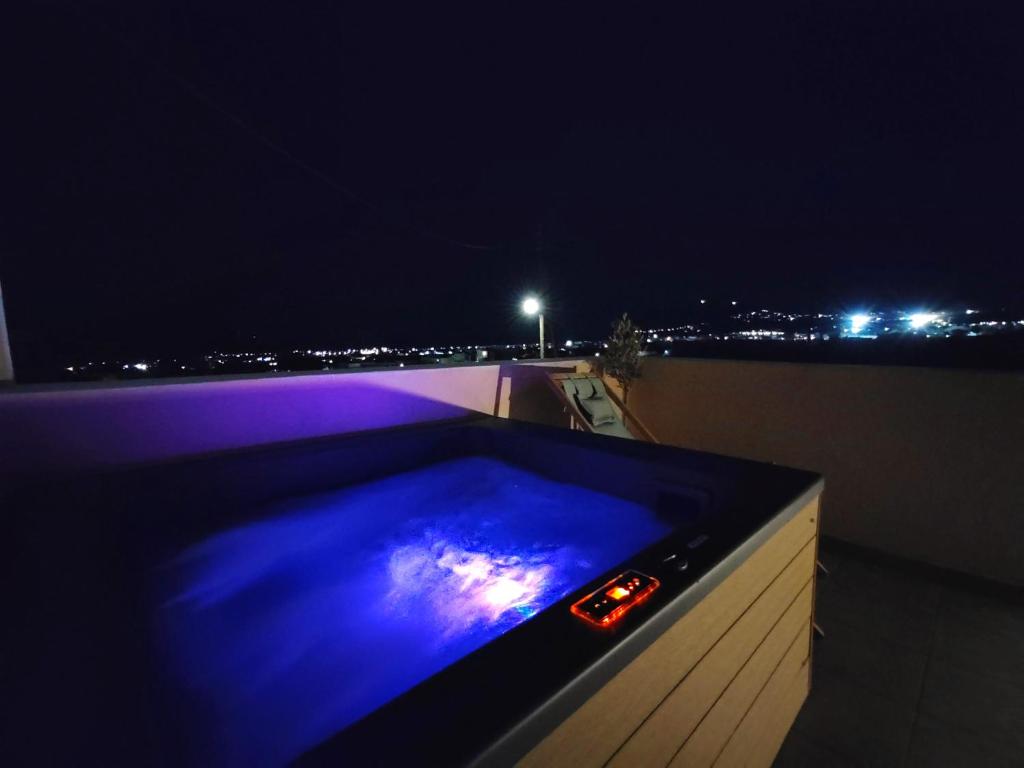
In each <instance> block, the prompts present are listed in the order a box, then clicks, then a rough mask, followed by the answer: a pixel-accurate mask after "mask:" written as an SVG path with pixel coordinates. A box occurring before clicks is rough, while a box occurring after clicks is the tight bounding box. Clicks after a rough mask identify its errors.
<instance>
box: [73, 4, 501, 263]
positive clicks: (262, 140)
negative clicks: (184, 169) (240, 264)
mask: <svg viewBox="0 0 1024 768" xmlns="http://www.w3.org/2000/svg"><path fill="white" fill-rule="evenodd" d="M89 21H93V22H95V23H97V24H99V25H101V26H102V27H103V28H104V29H105V30H106V31H107V32H108V33H109V34H110V36H111V37H113V38H114V39H115V40H116V41H117V42H118V43H119V44H120V45H121V46H122V47H124V48H125V49H127V50H128V51H129V52H131V54H132V55H133V56H135V57H136V58H139V59H142V60H144V61H146V62H148V63H149V65H150V66H151V67H153V69H155V70H156V71H157V72H159V73H160V74H161V75H162V76H164V77H165V78H167V79H168V80H170V81H172V82H173V83H175V84H176V85H177V86H178V87H179V88H181V89H182V90H183V91H185V92H186V93H188V94H189V95H190V96H192V97H193V98H194V99H196V100H197V101H199V102H200V103H202V104H203V105H204V106H206V107H207V108H208V109H212V110H213V111H215V112H217V113H218V114H219V115H220V116H221V117H223V118H225V119H226V120H228V121H229V122H231V123H232V124H234V125H235V126H236V127H237V128H240V129H241V130H242V131H243V132H244V133H246V134H247V135H248V136H249V137H250V138H251V139H253V140H254V141H256V142H257V143H259V144H261V145H263V146H264V147H265V148H266V149H269V150H270V151H272V152H274V153H276V154H277V155H280V156H281V157H283V158H285V159H286V160H288V161H290V162H292V163H294V164H295V165H296V166H297V167H298V168H300V169H301V170H303V171H305V172H306V173H307V174H309V175H310V176H312V177H314V178H316V179H318V180H319V181H321V182H322V183H323V184H326V185H327V186H328V187H330V188H331V189H333V190H334V191H336V192H339V193H341V194H342V195H344V196H345V197H347V198H348V199H349V200H351V201H352V202H353V203H356V204H357V205H362V206H364V207H366V208H368V209H369V210H371V211H373V212H374V213H375V214H377V216H378V217H380V218H381V219H386V218H388V216H387V214H386V213H385V211H384V210H383V209H382V208H381V207H380V206H379V205H376V204H374V203H372V202H370V201H369V200H366V199H365V198H361V197H360V196H358V195H357V194H356V193H355V192H353V191H352V190H351V189H350V188H349V187H347V186H345V185H344V184H342V183H341V182H339V181H338V180H337V179H335V178H334V177H333V176H331V175H329V174H327V173H326V172H324V171H322V170H320V169H319V168H316V167H314V166H312V165H310V164H309V163H308V162H306V161H305V160H303V159H302V158H300V157H298V156H296V155H295V154H293V153H292V152H291V151H290V150H289V149H288V148H287V147H285V146H283V145H282V144H281V143H279V142H277V141H275V140H274V139H271V138H270V137H269V136H267V135H266V134H265V133H263V132H262V131H260V130H259V129H257V128H256V127H255V126H254V125H252V124H251V123H249V122H248V121H246V120H245V119H243V118H242V117H241V116H240V115H238V114H237V113H235V112H233V111H231V110H230V109H228V108H227V107H225V106H223V105H222V104H220V103H219V102H217V101H216V100H215V99H214V98H213V97H211V96H210V95H209V94H207V93H206V92H205V91H204V90H202V89H201V88H200V87H199V86H197V85H196V84H195V83H194V82H192V81H191V80H189V79H187V78H185V77H182V76H181V75H179V74H178V73H176V72H174V71H173V70H171V69H170V68H169V67H168V66H166V65H165V64H163V63H162V62H160V61H156V60H155V59H153V58H152V57H150V56H147V55H146V54H144V53H142V52H141V51H139V49H138V48H136V47H135V46H134V45H132V44H131V43H130V42H129V41H127V40H126V39H125V38H124V37H123V36H122V35H121V34H119V33H118V32H117V31H116V30H114V29H113V28H111V27H110V25H108V24H107V23H106V22H104V21H103V20H102V19H95V18H90V19H89ZM399 226H401V227H402V228H404V229H405V230H407V231H410V232H413V233H414V234H417V235H419V236H421V237H424V238H427V239H430V240H437V241H439V242H442V243H447V244H448V245H452V246H455V247H457V248H465V249H468V250H473V251H494V250H498V248H499V246H496V245H481V244H479V243H470V242H467V241H464V240H459V239H456V238H453V237H448V236H446V235H442V234H439V233H437V232H433V231H431V230H428V229H424V228H422V227H416V226H413V225H411V224H401V225H399Z"/></svg>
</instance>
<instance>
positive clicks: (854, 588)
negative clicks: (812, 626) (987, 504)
mask: <svg viewBox="0 0 1024 768" xmlns="http://www.w3.org/2000/svg"><path fill="white" fill-rule="evenodd" d="M820 559H821V561H822V563H823V564H824V565H825V566H826V567H827V568H828V569H829V570H830V572H831V573H830V575H828V576H825V575H824V574H821V575H820V578H819V580H818V594H817V621H818V624H819V625H820V626H821V627H822V629H823V630H824V631H825V633H826V637H824V638H817V639H816V641H815V649H814V667H813V671H812V674H813V683H812V690H811V694H810V696H809V697H808V699H807V701H806V703H805V704H804V706H803V709H802V710H801V711H800V714H799V716H798V717H797V720H796V723H795V724H794V726H793V729H792V730H791V731H790V734H789V736H788V738H787V739H786V742H785V743H784V744H783V746H782V749H781V751H780V752H779V755H778V758H777V759H776V762H775V765H776V766H779V767H789V766H812V765H813V766H822V765H827V766H844V765H850V766H853V765H857V766H865V765H871V766H961V765H962V766H971V767H972V768H974V767H975V766H1004V765H1005V766H1009V765H1015V766H1021V765H1024V591H1022V590H1019V589H1014V588H1011V587H1000V586H995V585H989V584H986V583H978V582H972V581H967V580H966V579H963V578H961V577H959V576H955V575H952V574H949V573H947V572H942V571H938V570H935V569H932V568H930V567H928V566H921V565H917V564H912V563H907V562H904V561H896V560H891V559H888V558H887V557H885V556H882V555H876V554H875V553H872V552H869V551H864V550H859V549H855V548H851V547H848V546H846V545H843V544H840V543H837V542H832V541H824V540H823V541H822V544H821V552H820Z"/></svg>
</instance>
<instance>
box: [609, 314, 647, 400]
mask: <svg viewBox="0 0 1024 768" xmlns="http://www.w3.org/2000/svg"><path fill="white" fill-rule="evenodd" d="M640 333H641V331H640V329H639V328H637V327H636V326H635V325H634V324H633V321H632V320H631V319H630V317H629V315H628V314H626V313H625V312H623V313H622V317H620V318H619V319H618V320H617V321H616V322H615V323H614V325H612V335H611V336H610V337H608V348H607V349H606V350H605V351H604V353H603V354H602V356H601V357H602V359H603V361H604V363H603V368H604V372H605V373H606V374H608V375H609V376H611V377H612V378H613V379H615V380H616V381H617V382H619V386H620V387H622V402H623V403H626V402H628V400H629V388H630V387H631V386H632V385H633V380H634V379H638V378H640Z"/></svg>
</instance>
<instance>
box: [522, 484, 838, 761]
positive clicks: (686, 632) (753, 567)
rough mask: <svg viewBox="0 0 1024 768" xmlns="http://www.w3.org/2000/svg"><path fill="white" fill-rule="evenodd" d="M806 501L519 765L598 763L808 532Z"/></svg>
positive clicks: (812, 515) (811, 528) (813, 512)
mask: <svg viewBox="0 0 1024 768" xmlns="http://www.w3.org/2000/svg"><path fill="white" fill-rule="evenodd" d="M817 510H818V501H817V499H814V500H813V501H811V502H810V503H809V504H808V505H807V506H806V507H804V508H803V509H802V510H801V511H800V512H798V513H797V514H796V516H795V517H794V518H793V519H792V520H790V521H789V522H788V523H786V525H784V526H783V527H782V528H781V529H780V530H779V531H777V532H776V533H775V535H773V536H772V537H771V538H770V539H769V540H768V541H767V542H765V543H764V544H763V545H762V546H761V547H760V548H759V549H758V550H757V551H756V552H754V553H753V554H752V555H750V557H748V558H747V560H746V561H744V562H743V563H742V564H741V565H740V566H739V567H738V568H737V569H736V570H735V571H733V573H732V574H730V575H729V576H728V578H726V579H725V581H723V582H722V583H721V584H719V585H718V587H716V588H715V589H714V590H713V591H712V592H711V594H709V595H707V596H706V597H705V598H704V599H703V600H702V601H701V602H700V603H698V604H697V605H695V606H694V607H693V608H692V609H691V610H690V611H689V612H688V613H687V614H686V615H685V616H683V617H682V618H681V619H680V620H679V621H678V622H676V624H675V625H674V626H672V627H671V628H670V629H669V630H668V631H666V632H665V634H663V635H662V636H661V637H660V638H659V639H658V640H656V641H655V642H654V643H653V644H652V645H651V646H650V647H649V648H648V649H647V650H645V651H644V652H643V653H642V654H640V655H639V656H638V657H637V658H636V659H634V660H633V661H632V662H631V663H630V664H629V665H628V666H626V668H625V669H623V670H622V671H621V672H619V674H617V675H616V676H615V677H613V678H612V679H611V680H610V681H609V682H608V683H607V684H606V685H605V686H604V687H603V688H601V690H599V691H598V692H597V693H595V694H594V695H593V696H592V697H591V698H590V699H588V700H587V701H586V702H584V704H583V705H582V706H581V707H580V708H579V709H578V710H576V711H575V712H574V713H573V714H572V715H570V716H569V717H568V718H567V719H566V720H565V721H564V722H563V723H562V724H561V725H560V726H559V727H558V728H556V729H555V730H554V731H553V732H552V733H550V734H549V735H548V736H547V738H545V739H544V740H543V741H541V743H540V744H538V745H537V746H536V747H535V748H534V749H533V750H531V751H530V752H529V753H528V754H527V755H526V756H525V757H524V758H523V759H522V761H521V763H520V765H523V766H542V767H543V768H548V766H568V768H587V766H601V765H604V763H605V762H607V761H608V759H609V758H611V756H612V755H613V754H614V753H615V751H616V750H617V749H618V748H619V746H620V745H621V744H623V743H624V742H625V741H626V739H627V738H629V736H630V735H631V734H632V733H633V731H635V730H636V729H637V728H638V727H639V726H640V724H641V723H642V722H643V721H644V719H645V718H646V717H647V715H648V714H649V713H650V712H652V711H653V710H654V708H655V707H657V706H658V705H659V704H660V703H661V702H662V701H663V700H664V699H665V697H666V696H668V694H669V693H670V692H671V691H672V689H673V688H675V686H676V684H677V683H678V682H679V681H680V680H682V679H683V678H684V677H685V676H686V675H687V674H688V673H689V672H690V670H691V669H693V667H694V666H695V665H696V663H697V662H698V661H699V660H700V659H701V658H702V657H703V656H704V654H706V653H707V652H708V651H709V650H710V649H711V647H712V646H713V645H714V644H715V643H716V642H717V641H718V639H719V638H720V637H721V636H722V635H723V634H724V633H725V632H726V630H728V629H729V627H730V626H732V624H733V623H734V622H735V621H736V620H737V619H738V618H739V617H740V616H742V615H743V613H744V612H745V611H746V610H747V609H748V608H749V607H750V605H751V604H752V603H753V602H754V600H756V599H757V597H758V595H760V594H761V592H763V591H764V590H765V589H766V588H767V587H768V585H769V584H771V582H772V581H773V580H774V579H775V577H776V576H778V575H779V574H780V573H781V572H782V570H783V569H784V568H785V567H786V566H787V565H788V564H789V562H790V561H791V560H792V559H793V558H794V557H795V556H796V555H797V554H798V553H799V552H800V550H802V549H803V548H804V546H805V545H806V544H807V542H809V541H810V540H811V539H812V538H814V535H815V531H816V519H817Z"/></svg>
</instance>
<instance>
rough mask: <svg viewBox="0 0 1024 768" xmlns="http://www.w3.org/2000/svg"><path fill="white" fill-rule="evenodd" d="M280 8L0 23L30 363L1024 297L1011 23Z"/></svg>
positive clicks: (12, 317)
mask: <svg viewBox="0 0 1024 768" xmlns="http://www.w3.org/2000/svg"><path fill="white" fill-rule="evenodd" d="M86 5H88V6H89V7H88V9H86V8H85V6H86ZM259 5H260V4H241V3H234V4H233V3H211V2H175V3H171V4H168V5H167V7H165V8H162V9H161V8H159V6H158V5H157V4H153V3H124V4H123V5H117V4H106V3H94V4H83V3H75V4H72V3H66V4H61V3H53V4H50V5H49V6H42V7H37V8H34V9H31V10H22V11H19V12H18V14H19V15H18V17H17V18H9V19H8V20H7V21H6V22H5V33H4V38H5V39H4V40H3V49H4V53H3V56H4V57H5V61H4V62H3V64H4V71H5V78H4V79H5V81H6V85H5V87H4V92H5V95H4V97H3V104H4V110H3V111H4V117H3V119H2V124H3V127H2V128H0V131H3V133H4V135H5V136H6V138H5V140H4V142H3V146H4V160H5V162H4V172H3V184H2V189H3V196H4V197H3V201H2V205H0V217H2V219H0V281H2V285H3V291H4V298H5V302H6V304H7V313H8V320H9V324H10V326H11V335H12V343H13V346H14V355H15V363H16V365H17V364H19V363H21V364H27V365H32V364H36V363H38V364H42V362H43V361H46V360H51V359H61V358H62V357H67V356H82V355H86V356H89V355H93V356H97V357H98V356H101V355H114V354H161V353H167V352H188V351H198V350H211V349H214V348H220V349H224V348H226V347H247V348H271V347H289V346H292V345H296V346H303V347H305V346H307V345H316V344H365V343H383V344H389V343H390V344H402V343H417V342H430V343H442V342H465V343H475V342H481V343H485V342H492V341H505V340H520V339H523V340H525V339H529V338H532V336H533V332H534V327H533V325H532V324H530V323H528V322H524V321H523V320H522V318H520V317H519V316H518V315H517V312H516V302H517V300H518V298H519V297H520V296H521V295H522V294H523V293H524V292H525V291H527V290H536V291H538V292H540V293H541V294H542V295H544V296H545V297H546V299H547V302H548V304H549V305H550V310H549V313H548V314H549V320H550V322H551V323H552V324H553V326H554V328H555V329H556V332H557V333H558V334H559V336H560V337H561V338H566V337H573V336H581V335H587V334H604V333H605V332H606V331H607V328H608V325H609V323H610V321H611V319H612V318H613V317H614V316H615V315H616V314H617V313H620V312H622V311H623V310H628V311H630V312H631V313H632V314H633V315H634V316H635V317H636V318H637V320H638V321H639V322H640V323H642V324H646V325H664V324H674V323H677V322H680V321H683V320H685V319H687V318H688V317H689V316H690V315H691V314H692V311H693V310H692V307H693V305H694V304H696V300H697V299H698V298H700V297H705V296H708V297H718V298H720V299H721V300H723V301H724V300H726V299H738V300H740V301H741V302H749V303H752V304H756V305H758V306H769V307H779V308H784V309H786V308H791V307H792V308H795V309H818V308H833V307H835V308H841V307H870V306H878V307H882V306H887V305H891V304H896V305H903V304H910V303H915V304H923V305H927V306H929V307H936V308H939V307H942V306H945V305H948V304H952V303H957V304H960V305H961V306H962V305H963V303H964V302H971V303H978V302H981V303H987V304H990V305H991V304H993V303H996V302H1002V301H1006V300H1013V299H1015V298H1016V297H1019V296H1020V294H1021V292H1022V290H1024V267H1022V253H1024V248H1022V246H1024V231H1022V226H1021V199H1022V179H1024V101H1022V99H1024V45H1022V44H1021V33H1020V31H1021V28H1022V27H1021V24H1020V21H1021V18H1020V16H1019V15H1017V14H1016V13H1015V12H1014V11H1013V8H1014V6H1015V5H1017V4H1016V3H1005V4H999V3H985V4H975V3H965V2H962V1H961V2H943V1H941V0H937V1H936V2H928V3H921V2H906V1H905V0H884V1H883V2H877V3H866V2H827V3H821V2H806V3H792V4H775V3H763V2H757V3H754V2H751V3H745V4H741V3H732V4H721V3H712V4H707V3H701V4H692V5H693V6H694V7H693V8H692V9H688V10H678V9H677V11H675V12H673V13H674V15H662V14H660V13H655V12H653V11H650V10H646V11H638V7H637V6H633V7H630V6H628V5H622V4H616V5H614V6H612V7H611V8H612V10H608V11H606V10H602V9H599V8H597V7H595V6H593V5H581V6H579V7H578V8H576V9H573V10H571V11H570V10H568V9H565V10H559V11H555V10H553V9H552V8H551V4H547V5H546V6H544V9H543V10H542V11H541V12H532V11H527V10H525V9H524V7H523V6H522V5H520V4H515V5H512V6H509V7H506V8H504V9H500V8H499V6H497V5H496V4H492V3H478V4H476V6H475V7H474V9H472V10H469V11H466V10H460V11H458V12H457V13H456V12H447V11H443V10H439V8H438V7H437V4H433V3H418V4H410V6H409V7H400V6H395V7H389V8H383V7H378V6H379V4H363V3H360V4H356V3H328V2H323V0H312V1H310V2H303V3H290V4H280V3H277V4H267V5H268V6H270V7H268V8H260V7H259ZM360 5H373V6H375V7H378V11H379V15H378V16H374V17H371V16H365V15H363V16H359V15H356V14H355V12H354V10H353V9H354V8H355V7H356V6H360ZM707 5H712V6H714V9H713V10H709V9H707V8H705V7H704V6H707Z"/></svg>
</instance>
